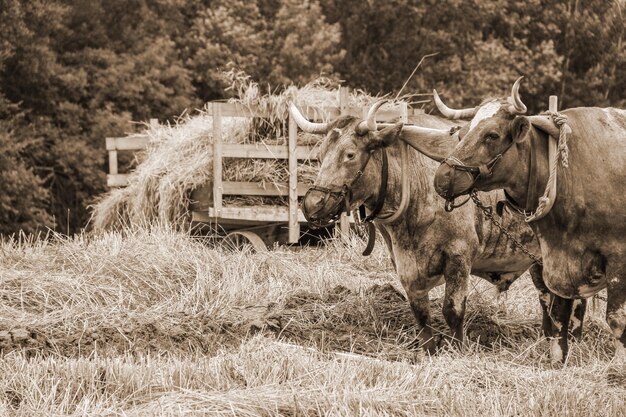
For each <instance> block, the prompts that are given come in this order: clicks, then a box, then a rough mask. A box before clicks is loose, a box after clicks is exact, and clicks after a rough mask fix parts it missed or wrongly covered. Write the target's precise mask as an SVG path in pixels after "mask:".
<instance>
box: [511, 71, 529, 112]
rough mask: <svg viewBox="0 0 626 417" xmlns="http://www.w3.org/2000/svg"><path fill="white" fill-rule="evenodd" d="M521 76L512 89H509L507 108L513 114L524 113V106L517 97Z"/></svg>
mask: <svg viewBox="0 0 626 417" xmlns="http://www.w3.org/2000/svg"><path fill="white" fill-rule="evenodd" d="M522 78H524V77H523V76H521V77H519V78H518V79H517V80H516V81H515V84H513V87H512V88H511V98H510V100H509V101H510V102H511V105H510V106H509V111H510V112H511V113H514V114H524V113H526V105H525V104H524V102H522V98H521V97H520V96H519V86H520V83H521V82H522Z"/></svg>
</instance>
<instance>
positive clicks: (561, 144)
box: [525, 111, 572, 223]
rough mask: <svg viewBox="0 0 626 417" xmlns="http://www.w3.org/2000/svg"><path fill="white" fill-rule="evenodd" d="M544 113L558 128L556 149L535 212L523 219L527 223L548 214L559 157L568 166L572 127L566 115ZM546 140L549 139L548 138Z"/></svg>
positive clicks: (553, 196) (552, 197) (554, 187)
mask: <svg viewBox="0 0 626 417" xmlns="http://www.w3.org/2000/svg"><path fill="white" fill-rule="evenodd" d="M544 114H547V115H548V116H550V117H551V118H552V121H553V122H554V124H555V125H556V126H557V127H558V128H559V138H558V145H557V151H556V152H555V153H554V158H553V160H552V161H550V176H549V177H548V183H547V184H546V190H545V192H544V193H543V196H541V197H539V204H538V205H537V209H536V210H535V212H534V213H532V214H530V215H527V216H526V218H525V220H526V222H527V223H528V222H531V221H534V220H538V219H540V218H542V217H543V216H545V215H546V214H548V211H549V210H550V208H551V207H552V205H551V204H550V202H551V201H552V200H553V199H555V198H556V195H550V194H551V192H552V190H556V186H555V184H556V172H557V166H558V163H559V159H561V165H563V167H564V168H568V167H569V149H568V148H567V139H568V137H569V135H570V133H572V128H571V127H570V126H569V125H568V124H567V116H565V115H563V114H561V113H559V112H550V111H548V112H545V113H544ZM548 140H550V139H549V138H548ZM554 194H556V193H554ZM552 202H553V201H552Z"/></svg>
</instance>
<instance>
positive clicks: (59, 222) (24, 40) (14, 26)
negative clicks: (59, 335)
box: [0, 0, 626, 234]
mask: <svg viewBox="0 0 626 417" xmlns="http://www.w3.org/2000/svg"><path fill="white" fill-rule="evenodd" d="M623 13H624V1H623V0H614V1H606V0H586V1H579V0H561V1H557V0H528V1H525V2H518V1H513V0H496V1H491V0H419V1H418V0H369V1H363V0H310V1H296V0H256V1H247V0H0V233H5V234H6V233H13V232H16V231H17V230H19V229H23V230H25V231H27V232H34V231H36V230H38V229H41V228H43V227H45V226H47V227H52V228H55V229H56V230H59V231H62V232H68V231H69V232H76V231H78V230H79V229H80V228H81V227H83V226H84V225H85V222H86V220H87V218H88V209H87V206H88V204H89V203H90V202H91V201H92V200H93V198H94V196H96V195H97V194H99V193H101V192H103V191H104V190H105V184H106V152H105V150H104V137H105V136H115V135H124V134H125V133H127V132H129V131H132V130H133V129H136V128H137V126H136V125H133V124H132V123H131V122H132V121H142V120H147V119H149V118H151V117H156V118H159V120H161V121H164V120H168V119H170V120H171V119H172V118H173V117H175V116H176V115H179V114H181V113H182V112H183V111H184V110H185V109H192V108H196V107H200V106H202V104H203V103H204V102H206V101H209V100H214V99H220V98H225V97H226V96H227V93H228V92H227V91H225V90H224V86H225V85H224V79H223V76H222V71H224V70H228V69H236V70H237V71H244V72H245V73H247V74H249V75H250V76H251V77H252V78H253V79H254V80H256V81H258V82H259V83H260V84H261V85H268V86H271V87H268V88H272V89H279V88H281V86H284V85H289V84H292V83H295V84H303V83H306V82H307V81H309V80H311V79H313V78H315V77H317V76H318V75H320V73H323V74H325V75H327V76H331V77H333V78H336V79H338V80H344V81H345V84H346V85H348V86H350V87H353V88H362V89H366V90H368V91H370V92H373V93H378V92H382V93H389V92H391V93H393V92H397V91H399V90H400V89H401V87H402V85H403V84H404V82H405V81H406V79H407V77H408V76H409V74H411V72H412V71H413V69H414V67H415V65H416V64H417V62H418V61H419V60H420V58H421V57H422V56H424V55H427V54H431V53H437V55H435V56H433V57H431V58H429V59H428V60H427V61H426V62H425V63H424V64H423V65H422V66H421V67H420V69H419V71H418V72H417V74H416V76H415V77H414V78H413V79H412V80H411V82H410V83H409V84H408V86H407V87H406V88H405V90H404V91H403V92H404V93H427V92H429V91H431V90H432V88H437V89H438V90H439V91H440V92H442V93H443V94H444V96H445V98H446V101H447V102H448V103H449V104H450V105H452V106H463V105H475V104H476V103H478V102H479V101H480V100H481V99H482V98H484V97H485V96H486V95H492V94H500V93H503V92H504V91H506V90H507V89H508V88H510V85H511V83H512V81H513V80H514V79H515V78H516V77H517V76H518V75H519V74H522V75H525V76H526V81H525V83H524V84H523V92H522V94H523V97H524V100H525V102H526V103H527V104H528V105H529V110H530V111H538V110H541V109H543V108H544V107H545V102H546V100H547V96H548V95H549V94H554V93H557V94H559V96H560V99H561V103H562V105H563V106H564V107H573V106H581V105H585V106H590V105H596V106H608V105H612V106H617V107H624V105H625V104H626V94H625V93H626V48H625V46H624V40H623V38H624V31H625V29H624V16H623Z"/></svg>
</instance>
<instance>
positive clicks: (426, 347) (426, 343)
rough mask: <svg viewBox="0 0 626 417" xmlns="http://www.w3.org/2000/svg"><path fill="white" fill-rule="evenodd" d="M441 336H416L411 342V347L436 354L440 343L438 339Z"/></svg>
mask: <svg viewBox="0 0 626 417" xmlns="http://www.w3.org/2000/svg"><path fill="white" fill-rule="evenodd" d="M438 339H439V338H437V337H435V336H432V337H430V338H428V339H426V338H422V337H417V338H415V340H413V341H412V342H411V343H409V349H412V350H423V351H424V352H426V353H428V354H429V355H435V354H437V351H438V350H439V345H440V340H438Z"/></svg>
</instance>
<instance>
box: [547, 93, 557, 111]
mask: <svg viewBox="0 0 626 417" xmlns="http://www.w3.org/2000/svg"><path fill="white" fill-rule="evenodd" d="M549 100H550V101H549V104H548V110H550V111H552V112H557V111H559V104H558V103H559V99H558V97H557V96H550V99H549Z"/></svg>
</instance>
